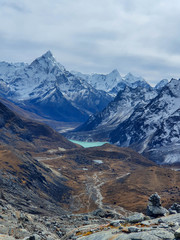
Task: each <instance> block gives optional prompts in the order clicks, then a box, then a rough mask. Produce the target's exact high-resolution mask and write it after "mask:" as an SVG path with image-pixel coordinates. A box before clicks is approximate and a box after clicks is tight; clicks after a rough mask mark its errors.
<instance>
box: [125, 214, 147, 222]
mask: <svg viewBox="0 0 180 240" xmlns="http://www.w3.org/2000/svg"><path fill="white" fill-rule="evenodd" d="M144 218H145V216H144V214H143V213H136V214H134V215H132V216H129V217H128V218H126V220H127V221H128V222H129V223H138V222H142V221H144Z"/></svg>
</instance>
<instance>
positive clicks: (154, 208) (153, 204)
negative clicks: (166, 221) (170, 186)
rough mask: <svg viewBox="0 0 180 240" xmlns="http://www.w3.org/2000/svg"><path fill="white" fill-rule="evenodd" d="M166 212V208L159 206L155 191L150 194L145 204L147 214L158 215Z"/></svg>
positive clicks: (159, 201)
mask: <svg viewBox="0 0 180 240" xmlns="http://www.w3.org/2000/svg"><path fill="white" fill-rule="evenodd" d="M167 213H168V210H167V209H166V208H164V207H162V206H161V198H160V196H159V195H158V194H157V193H155V194H152V195H151V196H150V198H149V202H148V206H147V215H148V216H150V217H160V216H165V215H166V214H167Z"/></svg>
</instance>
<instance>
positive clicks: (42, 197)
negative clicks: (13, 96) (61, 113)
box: [0, 103, 80, 214]
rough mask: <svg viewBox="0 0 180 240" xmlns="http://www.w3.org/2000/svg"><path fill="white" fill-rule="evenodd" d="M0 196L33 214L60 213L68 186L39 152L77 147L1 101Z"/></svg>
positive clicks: (67, 195)
mask: <svg viewBox="0 0 180 240" xmlns="http://www.w3.org/2000/svg"><path fill="white" fill-rule="evenodd" d="M0 136H1V137H0V198H2V196H3V199H5V200H6V201H8V203H10V204H13V205H14V206H16V207H18V209H23V210H25V211H29V212H32V213H37V214H40V213H46V214H48V213H49V211H50V214H53V213H57V212H58V214H63V213H64V212H65V211H64V210H63V207H64V206H66V205H67V204H69V200H70V199H69V198H70V196H71V188H70V187H68V186H67V185H66V181H65V179H64V178H63V177H62V176H60V174H57V173H55V172H53V171H51V169H50V168H47V167H45V166H44V165H43V164H42V163H41V162H40V161H37V160H35V157H36V156H37V155H38V154H40V155H41V154H42V155H43V154H45V155H46V156H48V153H49V154H50V153H51V152H56V151H66V149H78V148H80V147H78V146H77V145H75V144H73V143H72V142H69V141H68V140H67V139H65V138H64V137H63V136H61V135H60V134H58V133H57V132H55V131H54V130H53V129H51V128H50V127H48V126H46V125H44V124H41V123H37V122H35V121H30V120H26V119H23V118H21V117H19V116H18V115H17V114H15V113H14V112H12V111H11V110H9V109H8V108H7V107H6V106H5V105H3V104H2V103H0Z"/></svg>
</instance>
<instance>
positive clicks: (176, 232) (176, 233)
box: [174, 228, 180, 239]
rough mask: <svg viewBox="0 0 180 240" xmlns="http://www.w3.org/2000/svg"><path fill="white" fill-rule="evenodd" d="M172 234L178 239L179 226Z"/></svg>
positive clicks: (179, 237)
mask: <svg viewBox="0 0 180 240" xmlns="http://www.w3.org/2000/svg"><path fill="white" fill-rule="evenodd" d="M174 236H175V238H176V239H180V228H178V229H177V230H176V231H175V233H174Z"/></svg>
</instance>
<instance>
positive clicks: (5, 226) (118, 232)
mask: <svg viewBox="0 0 180 240" xmlns="http://www.w3.org/2000/svg"><path fill="white" fill-rule="evenodd" d="M147 215H148V216H146V215H144V214H142V213H131V214H128V213H126V216H122V215H120V214H118V213H115V212H113V211H110V210H109V211H108V210H103V209H97V210H96V211H94V212H91V213H88V214H69V215H68V214H65V215H61V216H50V215H49V216H42V215H37V214H34V215H33V214H29V213H25V212H23V211H22V210H18V209H15V208H14V207H13V206H11V205H10V204H8V203H7V202H6V201H5V200H0V240H1V239H5V240H15V239H21V240H56V239H63V240H68V239H82V240H101V239H102V240H112V239H113V240H160V239H162V240H171V239H172V240H175V239H180V205H179V204H173V206H172V207H171V208H170V209H169V210H167V209H165V208H163V207H162V206H161V202H160V197H159V195H158V194H153V195H152V196H151V197H150V198H149V203H148V207H147Z"/></svg>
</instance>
